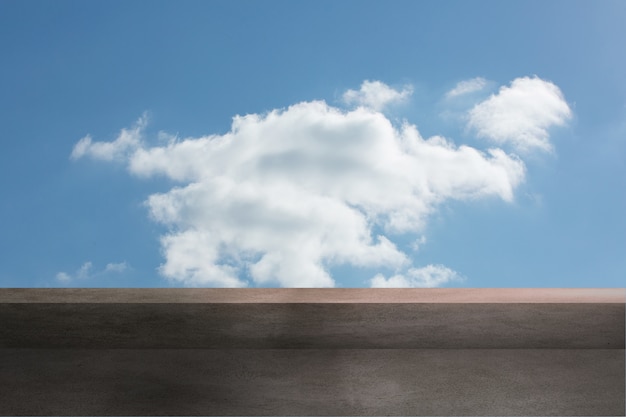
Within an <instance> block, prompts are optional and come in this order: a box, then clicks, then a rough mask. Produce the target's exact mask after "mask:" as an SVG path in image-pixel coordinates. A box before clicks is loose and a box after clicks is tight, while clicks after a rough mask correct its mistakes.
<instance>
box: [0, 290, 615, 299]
mask: <svg viewBox="0 0 626 417" xmlns="http://www.w3.org/2000/svg"><path fill="white" fill-rule="evenodd" d="M625 302H626V288H0V303H625Z"/></svg>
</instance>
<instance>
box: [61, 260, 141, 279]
mask: <svg viewBox="0 0 626 417" xmlns="http://www.w3.org/2000/svg"><path fill="white" fill-rule="evenodd" d="M128 268H129V267H128V264H127V263H126V262H120V263H109V264H107V266H106V267H105V268H104V269H103V270H101V271H94V270H93V264H92V263H91V262H90V261H87V262H85V263H83V264H82V265H81V266H80V268H78V269H77V270H76V272H74V274H68V273H67V272H59V273H57V274H56V279H57V281H59V282H61V283H64V284H67V283H69V282H71V281H75V280H80V281H85V280H89V279H93V278H97V277H101V276H103V275H107V274H110V273H122V272H124V271H126V270H127V269H128Z"/></svg>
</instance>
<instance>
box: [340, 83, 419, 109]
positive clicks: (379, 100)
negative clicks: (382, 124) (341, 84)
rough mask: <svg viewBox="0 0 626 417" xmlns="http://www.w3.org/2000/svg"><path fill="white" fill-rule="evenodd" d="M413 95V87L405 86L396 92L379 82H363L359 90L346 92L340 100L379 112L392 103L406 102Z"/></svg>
mask: <svg viewBox="0 0 626 417" xmlns="http://www.w3.org/2000/svg"><path fill="white" fill-rule="evenodd" d="M411 94H413V87H412V86H410V85H406V86H404V87H403V88H402V90H396V89H393V88H391V87H389V86H388V85H387V84H384V83H382V82H380V81H363V84H361V88H360V89H359V90H348V91H346V92H345V93H344V94H343V96H342V98H343V101H344V103H346V104H348V105H357V106H362V107H365V108H368V109H372V110H376V111H380V110H382V109H384V108H385V107H387V106H389V105H390V104H393V103H401V102H403V101H406V100H407V99H408V98H409V97H410V96H411Z"/></svg>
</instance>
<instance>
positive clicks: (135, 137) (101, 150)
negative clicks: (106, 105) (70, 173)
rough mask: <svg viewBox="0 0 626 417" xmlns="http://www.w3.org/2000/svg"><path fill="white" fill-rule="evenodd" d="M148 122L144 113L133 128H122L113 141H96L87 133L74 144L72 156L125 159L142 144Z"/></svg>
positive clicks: (74, 157) (110, 159)
mask: <svg viewBox="0 0 626 417" xmlns="http://www.w3.org/2000/svg"><path fill="white" fill-rule="evenodd" d="M147 123H148V117H147V115H146V114H145V113H144V114H143V115H142V116H141V117H140V118H139V119H138V120H137V121H136V122H135V125H134V126H133V127H132V128H130V129H122V131H121V132H120V134H119V135H118V137H117V139H115V140H114V141H113V142H95V143H94V142H93V140H92V138H91V136H90V135H86V136H85V137H83V138H82V139H81V140H79V141H78V143H77V144H76V145H74V149H73V150H72V153H71V155H70V158H71V159H79V158H81V157H83V156H91V157H92V158H96V159H102V160H105V161H114V160H117V161H123V160H125V159H126V158H127V157H128V155H129V154H131V153H132V152H134V151H135V150H136V149H137V148H139V147H140V146H141V137H142V134H143V130H144V129H145V127H146V125H147Z"/></svg>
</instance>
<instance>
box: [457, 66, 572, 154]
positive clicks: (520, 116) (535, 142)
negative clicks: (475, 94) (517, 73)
mask: <svg viewBox="0 0 626 417" xmlns="http://www.w3.org/2000/svg"><path fill="white" fill-rule="evenodd" d="M571 116H572V112H571V110H570V108H569V106H568V104H567V102H566V101H565V99H564V98H563V94H562V93H561V90H560V89H559V88H558V87H557V86H556V85H554V84H553V83H551V82H548V81H544V80H542V79H540V78H537V77H533V78H530V77H523V78H516V79H515V80H513V82H512V83H511V86H510V87H506V86H503V87H501V88H500V91H499V92H498V93H497V94H495V95H492V96H491V97H489V98H488V99H487V100H485V101H483V102H481V103H479V104H477V105H476V106H474V108H473V109H472V110H470V112H469V119H468V127H469V128H471V129H473V130H475V131H476V133H477V135H478V136H480V137H484V138H486V139H488V140H490V141H491V142H493V143H494V144H496V145H498V146H502V145H510V146H512V147H513V149H515V150H516V151H518V152H521V153H527V152H529V151H533V150H541V151H548V152H549V151H552V149H553V148H552V144H551V143H550V140H549V135H548V129H549V128H550V127H552V126H563V125H565V123H566V122H567V121H568V120H569V119H570V118H571Z"/></svg>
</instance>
